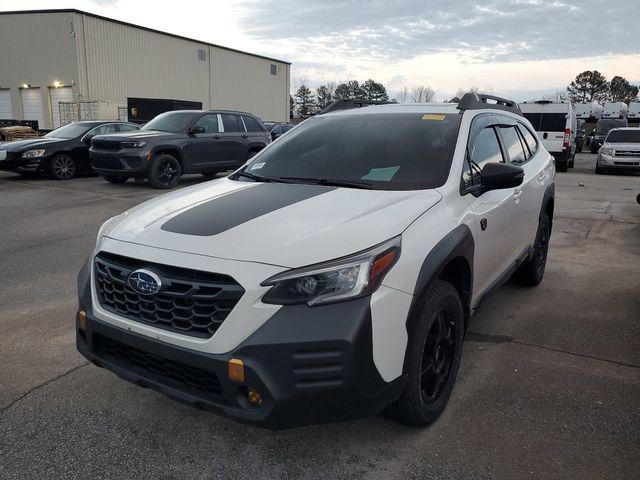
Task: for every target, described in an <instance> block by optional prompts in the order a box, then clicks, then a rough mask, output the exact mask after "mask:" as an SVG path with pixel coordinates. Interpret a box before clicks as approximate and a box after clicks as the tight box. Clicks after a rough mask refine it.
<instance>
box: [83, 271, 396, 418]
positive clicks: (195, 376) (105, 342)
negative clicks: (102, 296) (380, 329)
mask: <svg viewBox="0 0 640 480" xmlns="http://www.w3.org/2000/svg"><path fill="white" fill-rule="evenodd" d="M90 278H91V275H90V263H88V264H86V265H85V266H84V267H83V269H82V270H81V272H80V274H79V277H78V295H79V307H80V309H81V310H83V311H84V312H86V327H85V328H84V330H80V328H79V321H78V318H77V319H76V333H77V336H76V338H77V348H78V350H79V352H80V353H81V354H82V355H84V356H85V357H86V358H87V359H89V360H90V361H91V362H93V363H94V364H96V365H97V366H99V367H103V368H106V369H108V370H111V371H112V372H114V373H116V374H117V375H118V376H120V377H121V378H123V379H125V380H127V381H130V382H133V383H136V384H137V385H140V386H142V387H146V388H151V389H154V390H157V391H160V392H162V393H165V394H167V395H169V396H171V397H172V398H174V399H176V400H178V401H181V402H184V403H187V404H190V405H193V406H195V407H198V408H204V409H208V410H212V411H214V412H217V413H220V414H223V415H226V416H229V417H231V418H233V419H235V420H237V421H240V422H242V423H247V424H251V425H256V426H260V427H265V428H269V429H283V428H292V427H297V426H302V425H308V424H316V423H326V422H334V421H346V420H352V419H356V418H362V417H366V416H369V415H372V414H374V413H376V412H378V411H380V410H381V409H383V408H384V407H385V406H387V405H388V404H390V403H391V402H392V401H393V400H395V399H396V398H397V397H398V396H399V395H400V393H401V392H402V389H403V387H404V380H405V379H404V377H399V378H398V379H396V380H394V381H392V382H385V381H384V380H383V379H382V378H381V376H380V374H379V372H378V370H377V369H376V367H375V365H374V362H373V352H372V348H373V346H372V326H371V311H370V299H369V298H368V297H365V298H360V299H357V300H353V301H349V302H343V303H337V304H332V305H324V306H318V307H307V306H306V305H295V306H286V307H282V308H281V309H280V310H278V311H277V312H276V313H275V314H274V315H273V316H272V317H271V318H270V319H269V320H268V321H267V322H266V323H265V324H264V325H263V326H262V327H261V328H259V329H258V330H257V331H256V332H255V333H254V334H253V335H251V336H250V337H249V338H247V339H246V340H245V341H244V342H243V343H241V344H240V345H239V346H238V347H237V348H235V349H233V350H232V351H230V352H227V353H224V354H209V353H203V352H199V351H194V350H190V349H186V348H182V347H178V346H175V345H170V344H167V343H165V342H162V341H160V340H157V339H154V338H151V337H147V336H143V335H139V334H137V333H133V332H131V331H129V330H125V329H122V328H118V327H115V326H113V325H109V324H107V323H105V322H103V321H101V320H99V319H97V318H96V317H95V315H94V313H93V308H92V304H91V285H90V282H91V280H90ZM232 358H236V359H240V360H242V362H243V364H244V381H243V382H241V383H238V382H235V381H231V380H230V379H229V375H228V362H229V360H230V359H232ZM249 388H252V389H254V390H255V391H257V392H259V393H260V394H261V395H262V403H261V404H260V405H254V404H251V403H250V402H249V401H248V399H247V392H248V389H249Z"/></svg>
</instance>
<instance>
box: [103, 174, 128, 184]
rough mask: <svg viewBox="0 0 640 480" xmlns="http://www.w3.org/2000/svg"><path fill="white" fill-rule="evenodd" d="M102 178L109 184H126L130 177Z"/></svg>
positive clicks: (111, 176)
mask: <svg viewBox="0 0 640 480" xmlns="http://www.w3.org/2000/svg"><path fill="white" fill-rule="evenodd" d="M102 178H104V179H105V180H106V181H107V182H109V183H125V182H126V181H127V180H129V177H123V176H120V175H104V176H103V177H102Z"/></svg>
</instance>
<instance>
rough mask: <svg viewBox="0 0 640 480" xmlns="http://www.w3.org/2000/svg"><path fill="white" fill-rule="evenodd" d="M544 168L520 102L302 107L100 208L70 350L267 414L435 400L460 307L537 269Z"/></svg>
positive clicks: (372, 409) (341, 412)
mask: <svg viewBox="0 0 640 480" xmlns="http://www.w3.org/2000/svg"><path fill="white" fill-rule="evenodd" d="M554 177H555V167H554V163H553V159H552V157H551V155H550V154H549V153H548V152H547V151H546V150H545V149H544V147H543V146H542V145H541V143H540V142H539V141H538V139H537V138H536V136H535V134H534V130H533V128H532V126H531V124H530V123H529V122H528V121H527V120H526V119H525V118H524V117H523V116H522V115H521V114H520V110H519V108H518V105H517V104H515V103H513V102H510V101H508V100H504V99H500V98H497V97H490V96H482V95H480V96H479V95H476V94H467V95H465V96H464V98H463V99H462V101H461V102H460V103H459V104H458V105H455V104H414V105H383V106H370V107H366V108H361V109H357V110H355V109H354V110H348V111H339V112H332V113H329V114H326V115H320V116H318V117H315V118H312V119H310V120H307V121H305V122H304V123H303V124H301V125H299V126H298V127H296V128H294V129H293V130H291V131H290V132H288V133H286V134H285V135H284V136H283V137H282V138H281V139H279V140H278V141H277V142H274V143H273V144H271V145H270V146H268V147H267V148H265V149H264V150H263V151H262V152H260V153H259V154H258V155H256V156H255V157H254V158H253V159H252V160H251V161H249V162H248V163H247V164H246V165H245V166H244V167H242V168H241V169H239V170H237V171H236V172H234V173H233V174H231V175H230V176H229V177H226V178H221V179H218V180H214V181H211V182H207V183H204V184H200V185H196V186H194V187H190V188H185V189H183V190H181V191H178V192H175V193H171V194H169V195H165V196H161V197H158V198H156V199H154V200H151V201H148V202H146V203H144V204H142V205H139V206H137V207H135V208H132V209H131V210H129V211H126V212H124V213H123V214H121V215H118V216H116V217H113V218H112V219H110V220H108V221H107V222H105V224H104V225H103V226H102V227H101V229H100V232H99V234H98V240H97V244H96V246H95V250H94V251H93V253H92V255H91V257H90V259H89V260H88V262H87V263H86V265H85V266H84V267H83V269H82V270H81V272H80V274H79V278H78V294H79V311H78V315H77V318H76V323H77V347H78V350H79V351H80V352H81V353H82V355H84V356H85V357H87V358H88V359H89V360H91V361H92V362H93V363H94V364H96V365H98V366H100V367H104V368H107V369H109V370H111V371H113V372H115V373H116V374H117V375H119V376H120V377H122V378H124V379H125V380H129V381H131V382H134V383H136V384H138V385H140V386H143V387H147V388H152V389H155V390H158V391H161V392H164V393H166V394H168V395H170V396H171V397H173V398H176V399H178V400H180V401H183V402H187V403H189V404H191V405H194V406H197V407H201V408H206V409H210V410H213V411H216V412H219V413H222V414H225V415H228V416H230V417H233V418H234V419H236V420H238V421H241V422H245V423H248V424H253V425H258V426H263V427H267V428H271V429H280V428H289V427H294V426H299V425H305V424H312V423H322V422H330V421H343V420H348V419H353V418H358V417H363V416H367V415H371V414H374V413H376V412H379V411H381V410H383V409H387V411H389V412H390V413H391V414H392V415H393V416H395V417H396V418H398V419H399V420H401V421H402V422H405V423H406V424H409V425H415V426H424V425H427V424H429V423H431V422H433V421H434V420H436V419H437V418H438V416H439V415H440V414H441V413H442V411H443V410H444V408H445V406H446V404H447V401H448V399H449V396H450V394H451V391H452V389H453V385H454V383H455V379H456V375H457V371H458V365H459V363H460V354H461V351H462V341H463V338H464V335H465V330H466V328H467V325H468V322H469V317H470V316H471V315H472V313H473V312H474V310H475V309H476V308H477V307H478V304H479V303H480V301H481V300H482V298H483V296H484V295H485V294H486V293H487V292H488V291H489V290H491V288H492V287H495V286H498V285H500V284H502V283H504V282H505V281H506V280H507V279H509V278H510V277H511V276H512V275H515V277H516V278H517V280H518V281H519V282H521V283H523V284H526V285H536V284H538V283H539V282H540V281H541V279H542V276H543V273H544V269H545V263H546V256H547V247H548V243H549V237H550V233H551V223H552V217H553V208H554Z"/></svg>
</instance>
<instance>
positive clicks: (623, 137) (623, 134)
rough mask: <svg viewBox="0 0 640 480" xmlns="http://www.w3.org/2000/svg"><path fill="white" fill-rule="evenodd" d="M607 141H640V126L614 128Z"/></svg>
mask: <svg viewBox="0 0 640 480" xmlns="http://www.w3.org/2000/svg"><path fill="white" fill-rule="evenodd" d="M606 141H607V143H640V128H639V129H637V130H613V131H611V132H609V136H608V137H607V140H606Z"/></svg>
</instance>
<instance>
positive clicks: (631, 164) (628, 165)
mask: <svg viewBox="0 0 640 480" xmlns="http://www.w3.org/2000/svg"><path fill="white" fill-rule="evenodd" d="M613 164H614V165H618V166H619V167H637V166H638V165H640V162H613Z"/></svg>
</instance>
